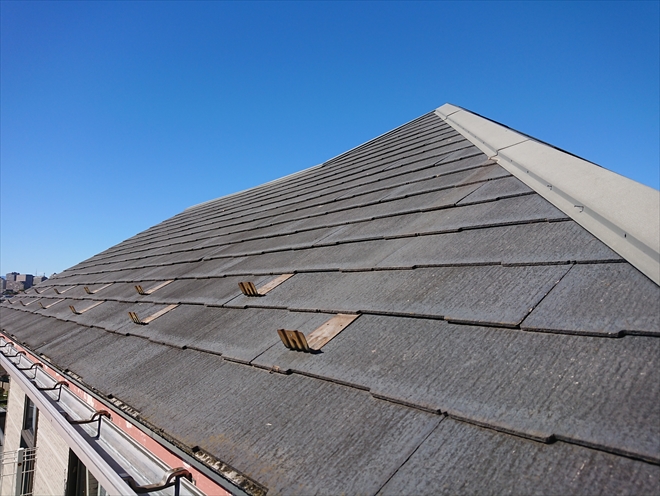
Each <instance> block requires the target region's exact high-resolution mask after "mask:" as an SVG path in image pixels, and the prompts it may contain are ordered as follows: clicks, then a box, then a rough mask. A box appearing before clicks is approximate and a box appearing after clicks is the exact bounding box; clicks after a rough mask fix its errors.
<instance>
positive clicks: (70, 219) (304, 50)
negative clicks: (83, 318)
mask: <svg viewBox="0 0 660 496" xmlns="http://www.w3.org/2000/svg"><path fill="white" fill-rule="evenodd" d="M659 5H660V4H659V2H657V1H656V2H654V1H648V2H631V1H628V2H585V3H580V2H557V3H553V2H548V3H544V2H510V3H497V2H483V3H482V2H438V3H432V2H422V3H413V2H402V3H397V2H366V3H359V2H331V3H322V2H300V3H296V2H286V3H277V2H264V3H259V2H254V3H248V2H244V3H243V2H229V3H221V2H197V3H196V2H190V1H186V2H183V1H182V2H163V3H161V2H71V3H69V2H8V1H2V2H1V3H0V9H1V11H0V14H1V26H0V27H1V47H0V49H1V53H0V55H1V66H0V68H1V81H0V84H1V87H0V90H1V109H0V110H1V114H0V118H1V122H0V124H1V129H0V138H1V145H0V146H1V148H0V160H1V164H0V165H1V175H0V179H1V185H0V188H1V189H0V193H1V203H0V208H1V218H0V229H1V231H0V242H1V245H0V249H1V252H0V263H1V267H0V273H2V274H4V273H6V272H9V271H18V272H29V273H34V272H35V270H36V271H38V272H39V273H42V272H45V273H46V275H50V274H51V273H52V272H60V271H62V270H64V269H65V268H67V267H70V266H71V265H74V264H75V263H77V262H79V261H81V260H83V259H85V258H88V257H90V256H92V255H94V254H95V253H98V252H100V251H102V250H104V249H106V248H108V247H110V246H112V245H114V244H116V243H118V242H120V241H122V240H124V239H126V238H128V237H129V236H132V235H134V234H136V233H138V232H140V231H142V230H144V229H146V228H148V227H150V226H152V225H154V224H156V223H158V222H160V221H162V220H164V219H166V218H168V217H170V216H172V215H174V214H176V213H178V212H180V211H182V210H183V209H185V208H186V207H189V206H191V205H194V204H197V203H200V202H203V201H206V200H209V199H212V198H216V197H219V196H222V195H225V194H228V193H231V192H234V191H238V190H241V189H245V188H247V187H250V186H254V185H258V184H261V183H263V182H265V181H268V180H271V179H275V178H277V177H281V176H283V175H285V174H289V173H292V172H295V171H298V170H301V169H304V168H307V167H310V166H313V165H316V164H318V163H320V162H323V161H324V160H327V159H328V158H330V157H332V156H335V155H337V154H339V153H341V152H343V151H346V150H347V149H349V148H351V147H353V146H356V145H358V144H360V143H362V142H364V141H367V140H369V139H371V138H373V137H375V136H377V135H379V134H381V133H383V132H385V131H388V130H390V129H392V128H394V127H396V126H398V125H400V124H403V123H404V122H407V121H408V120H410V119H413V118H415V117H417V116H419V115H421V114H423V113H426V112H428V111H430V110H433V109H434V108H436V107H438V106H440V105H442V104H443V103H446V102H450V103H453V104H456V105H460V106H463V107H465V108H467V109H470V110H473V111H475V112H477V113H479V114H482V115H484V116H487V117H490V118H492V119H495V120H497V121H499V122H502V123H504V124H507V125H509V126H511V127H513V128H516V129H519V130H520V131H523V132H525V133H527V134H531V135H532V136H535V137H537V138H539V139H542V140H544V141H547V142H549V143H551V144H553V145H555V146H558V147H560V148H563V149H565V150H568V151H570V152H572V153H575V154H577V155H580V156H582V157H584V158H586V159H589V160H591V161H593V162H596V163H598V164H600V165H602V166H604V167H606V168H608V169H611V170H613V171H616V172H618V173H620V174H623V175H625V176H628V177H630V178H632V179H635V180H637V181H640V182H642V183H644V184H647V185H650V186H653V187H655V188H658V182H659V168H660V166H659V163H660V158H659V147H660V146H659V136H660V129H659V120H660V118H659V114H660V102H659V100H660V96H659V94H660V90H659V88H660V81H659V72H660V68H659V62H660V54H659V46H660V34H659V26H658V25H659V18H660V10H659Z"/></svg>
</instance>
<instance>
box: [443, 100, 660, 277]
mask: <svg viewBox="0 0 660 496" xmlns="http://www.w3.org/2000/svg"><path fill="white" fill-rule="evenodd" d="M435 113H436V115H437V116H438V117H440V118H441V119H442V120H444V121H445V122H446V123H447V124H449V125H450V126H452V127H453V128H454V129H456V131H458V132H459V133H461V134H462V135H463V136H464V137H465V138H467V139H468V140H469V141H470V142H472V143H473V144H474V145H475V146H476V147H477V148H479V149H480V150H481V151H483V152H484V153H485V154H486V155H488V157H489V158H490V159H491V160H494V161H496V162H497V163H498V164H499V165H501V166H502V167H503V168H504V169H506V170H507V171H508V172H509V173H511V174H512V175H514V176H515V177H517V178H518V179H520V180H521V181H522V182H523V183H525V184H526V185H527V186H529V187H530V188H532V189H533V190H534V191H536V192H537V193H538V194H539V195H541V196H542V197H543V198H545V199H546V200H548V201H549V202H550V203H552V204H553V205H554V206H555V207H557V208H558V209H560V210H561V211H562V212H564V213H565V214H566V215H568V216H569V217H570V218H571V219H573V220H575V221H576V222H577V223H578V224H580V225H581V226H582V227H584V228H585V229H586V230H587V231H589V232H590V233H591V234H593V235H594V236H596V237H597V238H598V239H600V240H601V241H602V242H603V243H605V244H606V245H607V246H609V247H610V248H611V249H612V250H614V251H615V252H616V253H618V254H619V255H621V256H622V257H623V258H624V259H626V260H627V261H628V262H630V264H632V265H633V266H634V267H636V268H637V269H638V270H639V271H640V272H642V273H643V274H644V275H646V276H647V277H648V278H649V279H651V280H652V281H653V282H655V283H656V284H658V285H660V192H659V191H657V190H655V189H653V188H650V187H648V186H645V185H643V184H640V183H638V182H636V181H633V180H631V179H628V178H627V177H624V176H621V175H619V174H616V173H614V172H612V171H609V170H607V169H604V168H602V167H599V166H597V165H595V164H593V163H591V162H588V161H586V160H584V159H581V158H579V157H576V156H575V155H571V154H570V153H567V152H564V151H562V150H559V149H557V148H554V147H552V146H550V145H548V144H545V143H542V142H540V141H538V140H536V139H534V138H531V137H529V136H526V135H524V134H521V133H518V132H516V131H514V130H513V129H510V128H507V127H506V126H503V125H501V124H498V123H496V122H494V121H491V120H489V119H486V118H484V117H481V116H479V115H476V114H473V113H472V112H470V111H468V110H465V109H462V108H460V107H457V106H455V105H451V104H445V105H443V106H442V107H439V108H438V109H437V110H436V111H435Z"/></svg>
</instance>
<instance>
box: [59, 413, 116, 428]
mask: <svg viewBox="0 0 660 496" xmlns="http://www.w3.org/2000/svg"><path fill="white" fill-rule="evenodd" d="M67 417H68V415H67ZM101 417H107V418H108V420H111V419H112V415H110V412H109V411H108V410H96V411H95V412H94V413H93V414H92V416H91V417H90V418H88V419H87V420H72V419H71V418H67V420H68V421H69V423H70V424H71V425H80V424H91V423H92V422H97V421H99V422H100V420H101Z"/></svg>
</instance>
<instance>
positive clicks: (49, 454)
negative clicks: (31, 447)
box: [33, 415, 69, 496]
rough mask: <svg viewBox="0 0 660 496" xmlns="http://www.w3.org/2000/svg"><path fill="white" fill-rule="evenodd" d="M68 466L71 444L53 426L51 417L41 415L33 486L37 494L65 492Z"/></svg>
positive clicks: (57, 495) (56, 495) (57, 494)
mask: <svg viewBox="0 0 660 496" xmlns="http://www.w3.org/2000/svg"><path fill="white" fill-rule="evenodd" d="M68 468H69V446H68V445H67V444H66V443H65V442H64V440H63V439H62V437H61V436H60V435H59V434H58V433H57V431H56V430H55V429H54V428H53V425H52V424H51V423H50V421H49V419H48V418H46V417H45V416H42V415H39V425H38V427H37V460H36V465H35V474H34V488H33V493H34V494H35V496H36V495H39V496H42V495H43V496H50V495H53V496H61V495H62V494H64V491H65V489H66V478H67V471H68Z"/></svg>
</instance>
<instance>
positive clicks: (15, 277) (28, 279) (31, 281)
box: [2, 272, 48, 292]
mask: <svg viewBox="0 0 660 496" xmlns="http://www.w3.org/2000/svg"><path fill="white" fill-rule="evenodd" d="M6 277H7V281H6V282H4V283H3V288H2V290H3V291H4V290H6V289H8V290H11V291H15V292H18V291H25V290H26V289H30V288H31V287H32V286H34V285H35V284H39V283H40V282H43V281H46V280H47V279H48V278H47V277H46V276H33V275H32V274H19V273H18V272H9V273H8V274H7V276H6Z"/></svg>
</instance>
